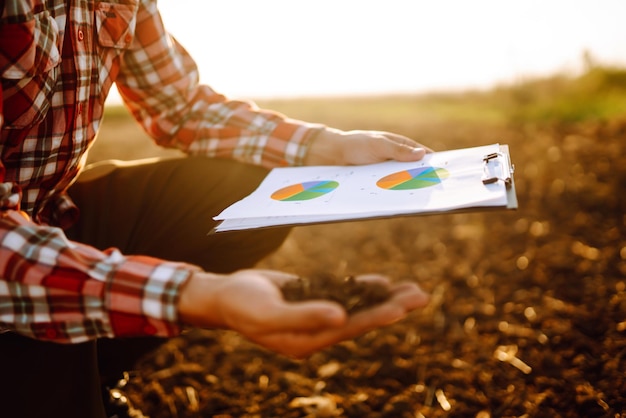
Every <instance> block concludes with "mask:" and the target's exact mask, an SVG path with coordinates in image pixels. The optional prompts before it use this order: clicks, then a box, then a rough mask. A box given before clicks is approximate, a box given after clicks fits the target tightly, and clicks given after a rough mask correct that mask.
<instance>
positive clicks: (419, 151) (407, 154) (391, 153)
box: [375, 135, 426, 162]
mask: <svg viewBox="0 0 626 418" xmlns="http://www.w3.org/2000/svg"><path fill="white" fill-rule="evenodd" d="M381 138H382V139H383V140H382V141H377V143H376V144H375V146H377V147H379V150H378V151H377V153H378V154H379V155H382V156H384V157H386V158H388V159H392V160H396V161H402V162H409V161H419V160H421V159H422V158H424V155H426V150H425V149H424V148H422V147H419V146H418V144H417V143H415V142H412V141H411V143H408V142H405V141H400V140H394V139H392V138H390V137H388V136H386V135H384V136H382V137H381ZM407 140H408V138H407Z"/></svg>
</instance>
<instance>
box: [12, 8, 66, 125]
mask: <svg viewBox="0 0 626 418" xmlns="http://www.w3.org/2000/svg"><path fill="white" fill-rule="evenodd" d="M60 62H61V53H60V50H59V27H58V25H57V23H56V21H55V20H54V18H53V17H52V16H51V15H50V13H49V12H48V11H43V12H41V13H37V14H35V15H34V16H33V19H32V20H28V21H26V22H23V23H4V24H2V25H1V28H0V77H1V78H2V100H3V113H4V115H3V116H4V125H3V126H4V127H5V128H12V129H23V128H27V127H30V126H33V125H35V124H36V123H38V122H40V121H41V120H42V119H43V118H44V117H45V116H46V114H47V112H48V110H49V109H50V103H51V96H52V94H53V93H54V90H55V87H56V82H57V77H58V73H59V63H60Z"/></svg>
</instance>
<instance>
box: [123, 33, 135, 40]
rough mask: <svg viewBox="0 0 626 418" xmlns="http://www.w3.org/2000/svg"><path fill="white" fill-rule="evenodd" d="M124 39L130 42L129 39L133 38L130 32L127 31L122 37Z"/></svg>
mask: <svg viewBox="0 0 626 418" xmlns="http://www.w3.org/2000/svg"><path fill="white" fill-rule="evenodd" d="M124 40H125V41H126V42H130V41H132V40H133V37H132V35H131V34H130V33H127V34H126V36H125V37H124Z"/></svg>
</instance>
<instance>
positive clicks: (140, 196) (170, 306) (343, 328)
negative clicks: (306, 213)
mask: <svg viewBox="0 0 626 418" xmlns="http://www.w3.org/2000/svg"><path fill="white" fill-rule="evenodd" d="M0 6H1V9H0V10H1V13H2V15H1V18H0V75H1V78H2V85H1V88H2V90H1V91H0V93H1V95H2V109H1V112H0V114H1V117H2V118H1V121H0V126H1V128H2V145H1V153H0V157H1V162H2V166H1V167H0V208H1V209H2V211H1V213H2V217H1V218H0V331H2V333H0V359H2V364H3V366H2V373H1V374H0V385H1V386H0V411H2V416H7V417H13V416H15V417H21V418H22V417H31V416H32V417H43V416H46V417H56V416H63V417H81V418H85V417H102V416H104V410H103V406H102V402H101V399H100V383H101V382H106V381H108V380H110V379H115V377H116V374H117V373H118V372H120V371H121V370H124V369H125V368H127V367H131V366H132V362H133V360H134V359H135V358H136V356H138V355H140V354H141V353H143V352H144V351H145V350H146V349H148V348H150V347H153V346H154V345H155V344H158V342H160V341H161V338H167V337H172V336H175V335H178V334H179V333H180V329H181V326H183V325H189V326H197V327H210V328H224V329H232V330H235V331H238V332H240V333H241V334H242V335H244V336H246V337H247V338H249V339H250V340H252V341H255V342H256V343H258V344H260V345H262V346H265V347H267V348H270V349H273V350H275V351H277V352H279V353H282V354H285V355H290V356H295V357H303V356H306V355H308V354H310V353H312V352H314V351H316V350H319V349H322V348H324V347H327V346H329V345H332V344H335V343H337V342H339V341H342V340H345V339H349V338H353V337H355V336H358V335H360V334H362V333H364V332H366V331H368V330H371V329H373V328H375V327H379V326H383V325H387V324H389V323H392V322H394V321H397V320H400V319H401V318H403V317H404V316H405V315H406V314H407V312H409V311H411V310H413V309H416V308H418V307H420V306H423V305H424V304H425V303H426V301H427V298H426V296H425V295H424V294H423V293H422V292H421V291H420V290H419V288H418V287H417V286H416V285H414V284H411V283H401V284H394V285H390V286H391V287H392V289H393V297H392V298H391V300H390V301H389V302H387V303H385V304H383V305H381V306H379V307H377V308H373V309H370V310H368V311H365V312H362V313H360V314H357V315H354V316H351V317H348V316H347V315H346V312H345V311H344V310H343V309H341V308H340V307H339V306H337V305H336V304H333V303H330V302H325V301H311V302H302V303H286V302H285V301H284V300H283V299H282V298H281V295H280V291H279V286H280V283H282V282H284V281H285V280H288V279H290V278H291V276H290V275H288V274H285V273H281V272H276V271H263V270H258V269H253V267H254V265H255V264H256V262H257V261H258V260H260V259H261V258H262V257H264V256H265V255H267V254H269V253H270V252H271V251H273V250H275V249H276V248H278V247H279V246H280V244H281V243H282V242H283V240H284V238H285V237H286V235H287V233H288V231H287V230H286V229H280V228H278V229H271V230H261V231H252V232H237V233H225V234H217V235H212V236H209V237H207V232H208V231H209V230H210V229H211V228H212V227H213V221H212V216H213V215H215V214H217V213H219V211H220V210H221V209H223V208H225V207H226V206H228V205H229V204H231V203H233V202H235V201H237V200H238V199H240V198H242V197H243V196H245V195H246V194H247V193H249V192H250V191H252V190H253V189H254V188H255V187H256V186H257V185H258V184H259V182H260V181H261V180H262V178H263V177H264V175H265V174H266V173H267V169H268V168H271V167H276V166H283V165H302V164H309V165H316V164H363V163H371V162H377V161H382V160H387V159H397V160H403V161H413V160H418V159H420V158H422V156H423V155H424V153H425V152H426V150H425V148H424V147H422V146H421V145H419V144H417V143H415V142H414V141H412V140H410V139H408V138H405V137H402V136H399V135H394V134H390V133H381V132H370V131H353V132H343V131H339V130H336V129H332V128H328V127H325V126H322V125H315V124H310V123H305V122H302V121H297V120H292V119H289V118H287V117H285V116H283V115H280V114H277V113H274V112H269V111H264V110H261V109H258V108H256V107H255V106H254V105H253V104H250V103H246V102H239V101H232V100H228V99H227V98H225V97H224V96H222V95H220V94H218V93H216V92H215V91H213V90H212V89H210V88H209V87H208V86H205V85H200V84H199V82H198V71H197V68H196V66H195V64H194V62H193V60H192V59H191V58H190V56H189V55H188V54H187V53H186V51H185V50H184V49H183V48H182V47H181V46H180V45H179V44H177V43H176V41H175V40H174V39H173V38H172V37H170V36H169V35H168V34H167V33H166V31H165V30H164V28H163V26H162V21H161V19H160V16H159V14H158V11H157V6H156V1H155V0H121V1H109V2H95V3H94V2H90V1H78V0H0ZM113 83H115V84H116V85H117V88H118V89H119V91H120V94H121V96H122V98H123V99H124V102H125V104H126V106H127V107H128V108H129V109H130V111H131V112H132V114H133V115H134V117H135V118H136V119H137V120H138V121H139V123H141V124H142V126H143V127H144V129H145V130H146V131H147V132H148V133H149V134H150V135H151V137H152V138H154V140H155V141H156V142H157V143H158V144H160V145H162V146H164V147H171V148H177V149H180V150H182V151H184V152H185V153H186V154H188V157H187V158H177V159H167V160H157V161H142V162H139V163H132V164H129V163H105V164H98V165H96V166H95V167H93V168H90V169H87V170H85V171H84V173H83V175H82V176H81V177H80V178H79V174H80V173H81V172H82V171H83V161H84V159H85V156H86V153H87V151H88V149H89V147H90V145H91V144H92V143H93V141H94V139H95V136H96V133H97V132H98V128H99V126H100V122H101V119H102V115H103V108H104V102H105V98H106V96H107V94H108V92H109V90H110V88H111V87H112V85H113ZM129 140H131V139H130V138H129ZM77 178H78V181H76V179H77ZM364 279H365V278H364ZM369 279H372V278H369ZM372 280H385V279H384V278H382V277H376V278H373V279H372ZM98 344H100V346H99V347H97V345H98ZM120 347H122V348H120Z"/></svg>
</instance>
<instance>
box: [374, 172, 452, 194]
mask: <svg viewBox="0 0 626 418" xmlns="http://www.w3.org/2000/svg"><path fill="white" fill-rule="evenodd" d="M449 176H450V173H449V172H448V170H446V169H445V168H438V167H419V168H413V169H411V170H402V171H398V172H396V173H393V174H389V175H388V176H385V177H383V178H381V179H380V180H378V181H377V182H376V185H377V186H378V187H380V188H381V189H387V190H413V189H423V188H425V187H430V186H435V185H437V184H439V183H441V181H442V180H444V179H446V178H448V177H449Z"/></svg>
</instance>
